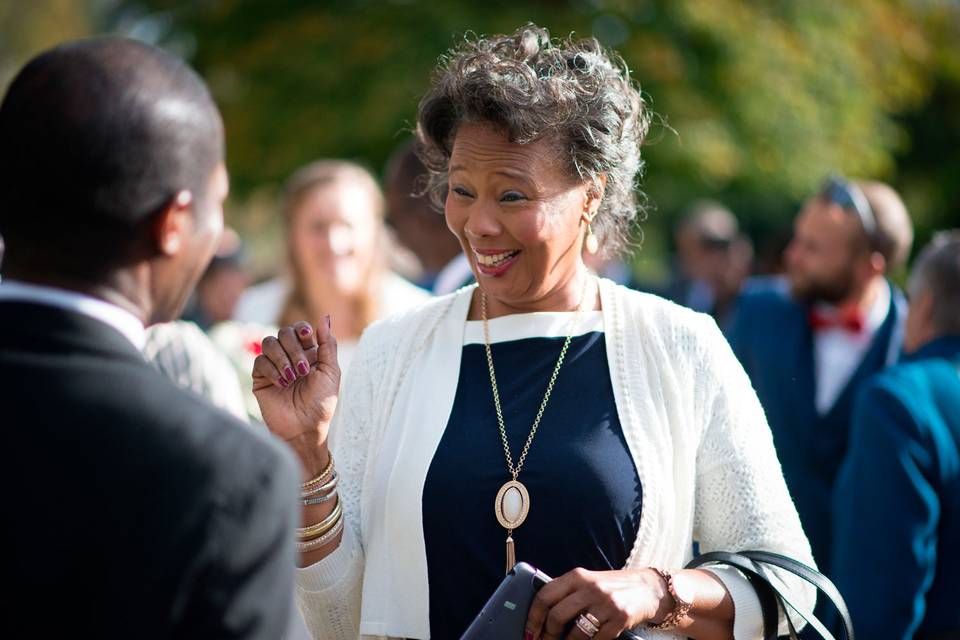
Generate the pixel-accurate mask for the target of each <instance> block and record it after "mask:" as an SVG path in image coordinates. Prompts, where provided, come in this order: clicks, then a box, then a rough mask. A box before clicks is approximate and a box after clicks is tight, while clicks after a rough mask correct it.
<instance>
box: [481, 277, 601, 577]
mask: <svg viewBox="0 0 960 640" xmlns="http://www.w3.org/2000/svg"><path fill="white" fill-rule="evenodd" d="M589 281H590V277H589V276H585V277H584V279H583V289H582V290H581V291H580V302H579V303H577V310H576V313H574V315H573V320H571V322H570V327H569V329H568V331H567V339H566V340H564V342H563V348H562V349H560V356H559V357H558V358H557V364H556V366H554V368H553V374H552V375H551V376H550V382H549V383H548V384H547V392H546V393H545V394H544V395H543V402H541V403H540V410H539V411H537V417H536V418H535V419H534V420H533V426H532V427H531V428H530V435H528V436H527V441H526V443H525V444H524V445H523V450H522V451H521V453H520V458H519V459H518V460H517V464H516V466H514V464H513V456H511V455H510V443H509V442H507V428H506V426H504V423H503V411H502V410H501V409H500V392H499V391H498V390H497V374H496V373H495V372H494V369H493V354H492V352H491V350H490V326H489V324H488V322H487V296H486V294H485V293H483V291H481V292H480V317H481V318H482V319H483V346H484V349H485V350H486V352H487V367H488V368H489V369H490V387H491V389H493V406H494V407H495V408H496V410H497V423H498V425H499V427H500V440H502V441H503V453H504V456H505V457H506V459H507V471H509V472H510V476H511V479H510V480H508V481H507V482H505V483H503V486H502V487H500V491H498V492H497V499H496V501H494V512H495V513H496V515H497V522H499V523H500V526H501V527H503V528H504V529H506V530H507V568H506V571H505V572H506V573H509V572H510V570H511V569H513V566H514V565H515V564H516V563H517V562H516V552H515V549H514V544H513V531H514V529H516V528H517V527H519V526H520V525H522V524H523V522H524V520H526V519H527V514H528V513H529V512H530V492H529V491H527V488H526V487H525V486H523V483H522V482H520V480H518V477H519V475H520V469H521V468H523V463H524V462H525V461H526V459H527V453H528V452H529V451H530V445H531V444H532V443H533V437H534V436H535V435H536V434H537V427H539V426H540V419H541V418H543V412H544V410H545V409H546V408H547V403H548V402H549V401H550V394H551V393H553V385H554V383H556V381H557V375H558V374H559V373H560V367H561V366H563V360H564V358H566V357H567V350H568V349H569V348H570V342H571V341H572V340H573V330H574V329H575V328H576V326H577V322H578V321H579V319H580V312H581V311H582V310H583V300H584V298H585V296H586V293H587V283H588V282H589Z"/></svg>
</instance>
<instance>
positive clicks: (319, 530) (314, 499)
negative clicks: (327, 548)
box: [297, 453, 343, 553]
mask: <svg viewBox="0 0 960 640" xmlns="http://www.w3.org/2000/svg"><path fill="white" fill-rule="evenodd" d="M339 481H340V474H338V473H337V470H336V469H335V468H334V466H333V454H332V453H331V454H330V460H329V461H328V462H327V466H325V467H324V468H323V471H321V472H320V474H319V475H318V476H317V477H315V478H313V479H311V480H308V481H307V482H304V483H303V484H301V485H300V501H301V502H302V503H303V506H305V507H306V506H310V505H316V504H323V503H325V502H328V501H330V500H333V499H334V498H337V502H336V504H335V505H334V507H333V511H331V512H330V514H329V515H328V516H327V517H326V518H324V519H323V520H321V521H320V522H317V523H316V524H311V525H309V526H306V527H302V528H299V529H297V551H299V552H301V553H303V552H306V551H312V550H314V549H319V548H320V547H322V546H323V545H325V544H327V543H328V542H330V541H331V540H333V539H334V538H336V537H337V536H338V535H339V534H340V532H341V531H343V506H342V505H341V503H340V500H339V498H338V494H337V483H338V482H339Z"/></svg>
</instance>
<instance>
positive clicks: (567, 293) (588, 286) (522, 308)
mask: <svg viewBox="0 0 960 640" xmlns="http://www.w3.org/2000/svg"><path fill="white" fill-rule="evenodd" d="M597 283H598V280H597V278H596V277H594V276H593V275H592V274H590V273H589V272H588V271H587V270H586V269H581V270H578V271H577V273H576V274H574V276H573V277H571V278H569V279H568V280H567V282H565V283H564V284H563V285H561V286H559V287H557V288H556V289H554V290H553V291H551V292H550V293H549V294H548V295H546V296H543V297H542V298H540V299H537V300H534V301H523V302H514V301H511V300H503V299H500V298H497V297H496V296H495V295H487V300H486V304H487V318H488V319H493V318H499V317H501V316H508V315H514V314H519V313H537V312H545V311H546V312H563V311H576V310H577V308H578V306H580V307H581V308H582V309H583V310H584V311H595V310H597V309H600V289H599V285H598V284H597ZM483 293H484V292H483V285H482V284H481V285H480V286H479V287H477V289H476V290H475V291H474V294H473V300H472V301H471V303H470V313H469V316H468V319H469V320H481V319H482V318H483V312H482V309H481V299H480V298H481V296H482V295H483ZM581 303H582V304H581Z"/></svg>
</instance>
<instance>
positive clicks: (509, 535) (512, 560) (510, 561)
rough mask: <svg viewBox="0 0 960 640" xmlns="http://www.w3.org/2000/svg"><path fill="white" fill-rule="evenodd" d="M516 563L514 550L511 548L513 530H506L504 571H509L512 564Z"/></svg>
mask: <svg viewBox="0 0 960 640" xmlns="http://www.w3.org/2000/svg"><path fill="white" fill-rule="evenodd" d="M516 564H517V556H516V552H515V551H514V548H513V531H508V532H507V569H506V571H505V573H510V570H511V569H513V567H514V565H516Z"/></svg>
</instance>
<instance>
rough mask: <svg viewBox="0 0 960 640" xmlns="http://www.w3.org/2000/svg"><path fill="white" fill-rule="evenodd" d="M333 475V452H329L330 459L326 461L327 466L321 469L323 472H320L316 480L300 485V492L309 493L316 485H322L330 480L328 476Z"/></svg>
mask: <svg viewBox="0 0 960 640" xmlns="http://www.w3.org/2000/svg"><path fill="white" fill-rule="evenodd" d="M332 473H333V452H332V451H331V452H330V459H329V460H328V461H327V466H325V467H324V468H323V471H321V472H320V475H318V476H317V477H316V478H313V479H312V480H307V481H306V482H304V483H303V484H301V485H300V491H301V492H302V491H309V490H310V489H313V488H314V487H316V486H317V485H321V484H324V483H325V482H326V481H327V480H329V479H330V475H331V474H332Z"/></svg>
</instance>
